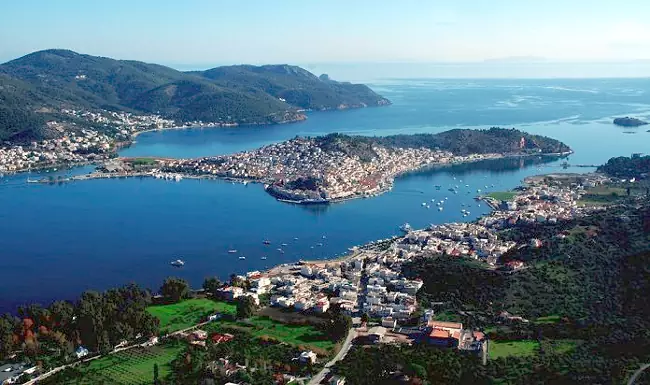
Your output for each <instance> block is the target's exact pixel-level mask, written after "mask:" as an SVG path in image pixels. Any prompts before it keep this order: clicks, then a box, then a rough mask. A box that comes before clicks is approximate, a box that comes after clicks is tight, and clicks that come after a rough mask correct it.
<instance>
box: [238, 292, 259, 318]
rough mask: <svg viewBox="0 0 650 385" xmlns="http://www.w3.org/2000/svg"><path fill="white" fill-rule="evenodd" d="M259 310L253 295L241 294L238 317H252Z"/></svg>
mask: <svg viewBox="0 0 650 385" xmlns="http://www.w3.org/2000/svg"><path fill="white" fill-rule="evenodd" d="M256 310H257V305H255V301H254V300H253V298H252V297H249V296H241V297H239V299H238V300H237V318H239V319H245V318H250V317H252V316H253V314H255V311H256Z"/></svg>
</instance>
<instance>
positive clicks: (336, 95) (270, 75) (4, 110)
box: [0, 49, 390, 141]
mask: <svg viewBox="0 0 650 385" xmlns="http://www.w3.org/2000/svg"><path fill="white" fill-rule="evenodd" d="M0 101H1V102H2V103H1V104H0V141H2V140H12V141H27V140H38V139H42V138H45V137H53V136H56V135H60V134H61V133H60V132H58V133H57V132H48V130H47V129H46V128H45V122H46V121H51V120H57V121H61V120H66V119H69V117H66V116H65V115H62V114H60V113H59V112H60V110H61V109H62V108H66V109H77V110H89V111H97V110H109V111H125V112H131V113H136V114H138V113H141V114H158V115H161V116H162V117H164V118H167V119H174V120H176V121H177V122H178V123H184V122H192V121H203V122H209V123H214V124H227V125H231V124H232V125H238V124H272V123H284V122H289V121H297V120H302V119H304V118H305V116H304V115H303V114H302V113H301V110H305V109H314V110H327V109H343V108H356V107H366V106H381V105H386V104H390V102H389V101H388V100H387V99H385V98H383V97H382V96H380V95H378V94H376V93H375V92H373V91H372V90H371V89H370V88H368V87H367V86H365V85H362V84H351V83H341V82H336V81H333V80H331V79H329V77H328V76H327V75H322V76H321V77H317V76H316V75H314V74H312V73H310V72H309V71H307V70H305V69H302V68H300V67H296V66H290V65H265V66H259V67H256V66H249V65H239V66H227V67H217V68H212V69H209V70H206V71H192V72H181V71H177V70H175V69H172V68H169V67H165V66H162V65H158V64H150V63H143V62H139V61H132V60H115V59H111V58H105V57H98V56H91V55H85V54H79V53H76V52H73V51H69V50H60V49H52V50H45V51H38V52H34V53H31V54H28V55H26V56H23V57H21V58H18V59H15V60H12V61H9V62H7V63H4V64H2V65H0Z"/></svg>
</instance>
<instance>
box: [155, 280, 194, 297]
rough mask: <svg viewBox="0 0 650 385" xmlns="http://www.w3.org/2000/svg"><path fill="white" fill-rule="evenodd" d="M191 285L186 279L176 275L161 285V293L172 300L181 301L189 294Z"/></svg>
mask: <svg viewBox="0 0 650 385" xmlns="http://www.w3.org/2000/svg"><path fill="white" fill-rule="evenodd" d="M189 293H190V285H189V284H188V283H187V281H186V280H184V279H181V278H176V277H169V278H167V279H165V282H163V285H162V286H161V287H160V294H162V296H163V297H165V298H167V300H169V301H171V302H179V301H180V300H182V299H185V298H187V297H188V296H189Z"/></svg>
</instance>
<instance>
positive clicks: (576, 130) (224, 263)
mask: <svg viewBox="0 0 650 385" xmlns="http://www.w3.org/2000/svg"><path fill="white" fill-rule="evenodd" d="M371 86H372V87H373V88H374V89H375V90H377V91H378V92H380V93H382V94H383V95H385V96H386V97H388V98H389V99H391V100H392V101H393V103H394V104H393V105H392V106H389V107H382V108H368V109H360V110H350V111H335V112H318V113H311V114H310V115H309V119H308V120H307V121H306V122H303V123H296V124H288V125H280V126H260V127H240V128H229V129H188V130H170V131H164V132H150V133H144V134H142V135H140V136H139V137H138V140H137V143H136V144H135V145H134V146H132V147H130V148H127V149H124V150H123V151H122V152H121V154H122V155H124V156H147V155H151V156H153V155H155V156H168V157H196V156H205V155H215V154H225V153H231V152H235V151H241V150H246V149H252V148H256V147H259V146H261V145H265V144H269V143H274V142H278V141H282V140H286V139H289V138H292V137H294V136H296V135H303V136H304V135H308V136H316V135H322V134H327V133H331V132H344V133H349V134H360V135H390V134H396V133H416V132H440V131H444V130H448V129H451V128H459V127H463V128H465V127H469V128H484V127H490V126H502V127H516V128H519V129H523V130H526V131H528V132H532V133H537V134H543V135H547V136H551V137H554V138H557V139H560V140H562V141H564V142H565V143H567V144H569V145H570V146H571V147H572V148H573V149H574V150H575V154H573V155H571V156H570V157H569V161H570V162H571V163H572V164H601V163H603V162H605V161H607V159H609V158H610V157H613V156H620V155H629V154H631V153H633V152H648V149H650V146H648V140H649V139H650V133H648V132H646V129H644V128H637V129H623V128H620V127H616V126H614V125H612V124H611V120H612V118H613V117H614V116H624V115H632V116H636V117H641V118H648V117H650V98H649V92H650V81H649V80H645V79H602V80H601V79H599V80H595V79H591V80H560V79H557V80H431V79H412V80H386V81H381V82H376V83H374V84H372V85H371ZM560 163H561V161H557V160H556V161H549V160H527V161H520V160H517V161H508V162H503V161H502V162H487V163H481V164H473V165H463V166H457V167H453V168H445V169H437V170H429V171H424V172H418V173H412V174H409V175H405V176H403V177H400V178H399V179H398V180H397V182H396V184H395V188H394V189H393V191H391V192H389V193H386V194H383V195H381V196H379V197H375V198H371V199H361V200H354V201H348V202H344V203H338V204H333V205H329V206H296V205H289V204H285V203H281V202H278V201H276V200H274V199H273V198H272V197H270V196H269V195H267V194H266V193H264V191H263V189H262V187H261V186H260V185H255V184H249V185H248V186H244V185H241V184H231V183H227V182H223V181H201V180H183V181H181V182H171V181H162V180H154V179H121V180H93V181H87V182H80V183H72V184H62V185H40V184H26V183H25V181H26V179H27V178H28V177H31V178H36V177H37V175H34V174H31V175H28V174H18V175H12V176H5V177H4V178H0V201H1V202H2V203H3V204H2V205H0V311H5V310H13V309H15V307H16V306H17V305H19V304H23V303H29V302H41V303H44V304H47V303H49V302H50V301H52V300H54V299H59V298H66V299H74V298H76V297H77V296H78V295H79V294H80V293H81V291H83V290H86V289H97V290H99V289H105V288H109V287H113V286H116V285H120V284H124V283H128V282H137V283H139V284H142V285H143V286H145V287H150V288H152V289H154V290H155V289H157V288H158V287H159V285H160V283H161V282H162V280H163V279H164V278H165V277H166V276H170V275H174V276H179V277H183V278H186V279H188V280H189V281H190V282H191V283H192V285H193V286H197V287H198V286H200V285H201V283H202V281H203V279H204V278H205V277H207V276H211V275H217V276H220V277H222V278H226V277H227V276H228V275H229V274H230V273H233V272H235V273H242V272H245V271H249V270H254V269H262V268H265V267H269V266H272V265H276V264H279V263H283V262H292V261H296V260H298V259H300V258H303V259H317V258H328V257H332V256H334V255H336V254H340V253H343V252H345V251H346V250H347V248H349V247H351V246H353V245H358V244H362V243H365V242H368V241H371V240H375V239H380V238H386V237H389V236H391V235H395V234H397V233H398V226H399V225H401V224H402V223H404V222H410V223H411V224H412V225H413V226H414V227H423V226H426V225H428V224H430V223H444V222H449V221H460V220H472V219H474V218H476V217H478V216H480V215H482V214H485V213H487V207H485V206H484V205H483V207H478V206H477V203H476V202H475V201H474V200H473V197H474V196H475V195H476V190H477V189H479V188H480V189H482V190H483V191H500V190H505V189H510V188H512V187H515V186H517V185H518V184H520V182H521V180H522V179H523V178H524V177H526V176H528V175H534V174H541V173H547V172H556V171H563V170H562V169H561V168H560ZM91 169H92V168H89V167H83V168H75V169H73V170H65V171H57V172H56V173H55V174H71V173H74V174H76V173H87V172H88V171H89V170H91ZM591 170H593V169H589V168H574V169H570V170H569V171H578V172H583V171H591ZM46 175H51V174H46ZM454 178H455V179H454ZM461 179H462V184H461V182H460V180H461ZM450 184H453V185H456V184H459V185H465V184H469V185H470V188H465V189H462V191H461V193H459V194H457V195H454V194H452V193H450V192H448V191H447V188H448V187H449V185H450ZM435 185H442V186H443V188H442V189H441V190H436V188H435ZM492 185H494V187H492ZM485 186H488V187H487V188H486V187H485ZM445 197H447V198H448V201H447V203H446V204H445V209H444V211H442V212H439V211H438V210H436V208H435V206H434V205H433V204H432V203H431V200H432V199H435V200H441V199H444V198H445ZM424 202H427V203H429V204H430V205H431V209H426V208H425V207H423V206H422V203H424ZM461 204H469V205H471V207H469V208H468V210H469V211H470V212H471V216H469V217H467V218H463V216H462V214H461V212H460V210H461V208H467V207H462V206H461ZM294 238H297V240H296V239H294ZM265 239H268V240H270V241H271V242H272V244H271V245H270V246H265V245H263V243H262V241H263V240H265ZM281 243H287V246H286V247H282V249H284V253H280V252H279V251H277V250H276V249H277V248H279V247H280V244H281ZM320 243H322V246H319V245H318V244H320ZM228 249H237V250H238V253H237V254H228V253H227V250H228ZM239 255H244V256H246V260H239V259H238V256H239ZM263 256H266V257H267V259H266V260H262V259H261V257H263ZM177 258H182V259H184V260H185V261H186V265H185V267H183V268H180V269H179V268H174V267H172V266H170V264H169V262H170V261H172V260H175V259H177Z"/></svg>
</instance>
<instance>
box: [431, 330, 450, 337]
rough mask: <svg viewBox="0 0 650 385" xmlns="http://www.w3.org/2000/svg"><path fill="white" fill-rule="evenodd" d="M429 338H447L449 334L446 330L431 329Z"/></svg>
mask: <svg viewBox="0 0 650 385" xmlns="http://www.w3.org/2000/svg"><path fill="white" fill-rule="evenodd" d="M429 337H431V338H449V332H448V331H446V330H442V329H433V330H431V334H429Z"/></svg>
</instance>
